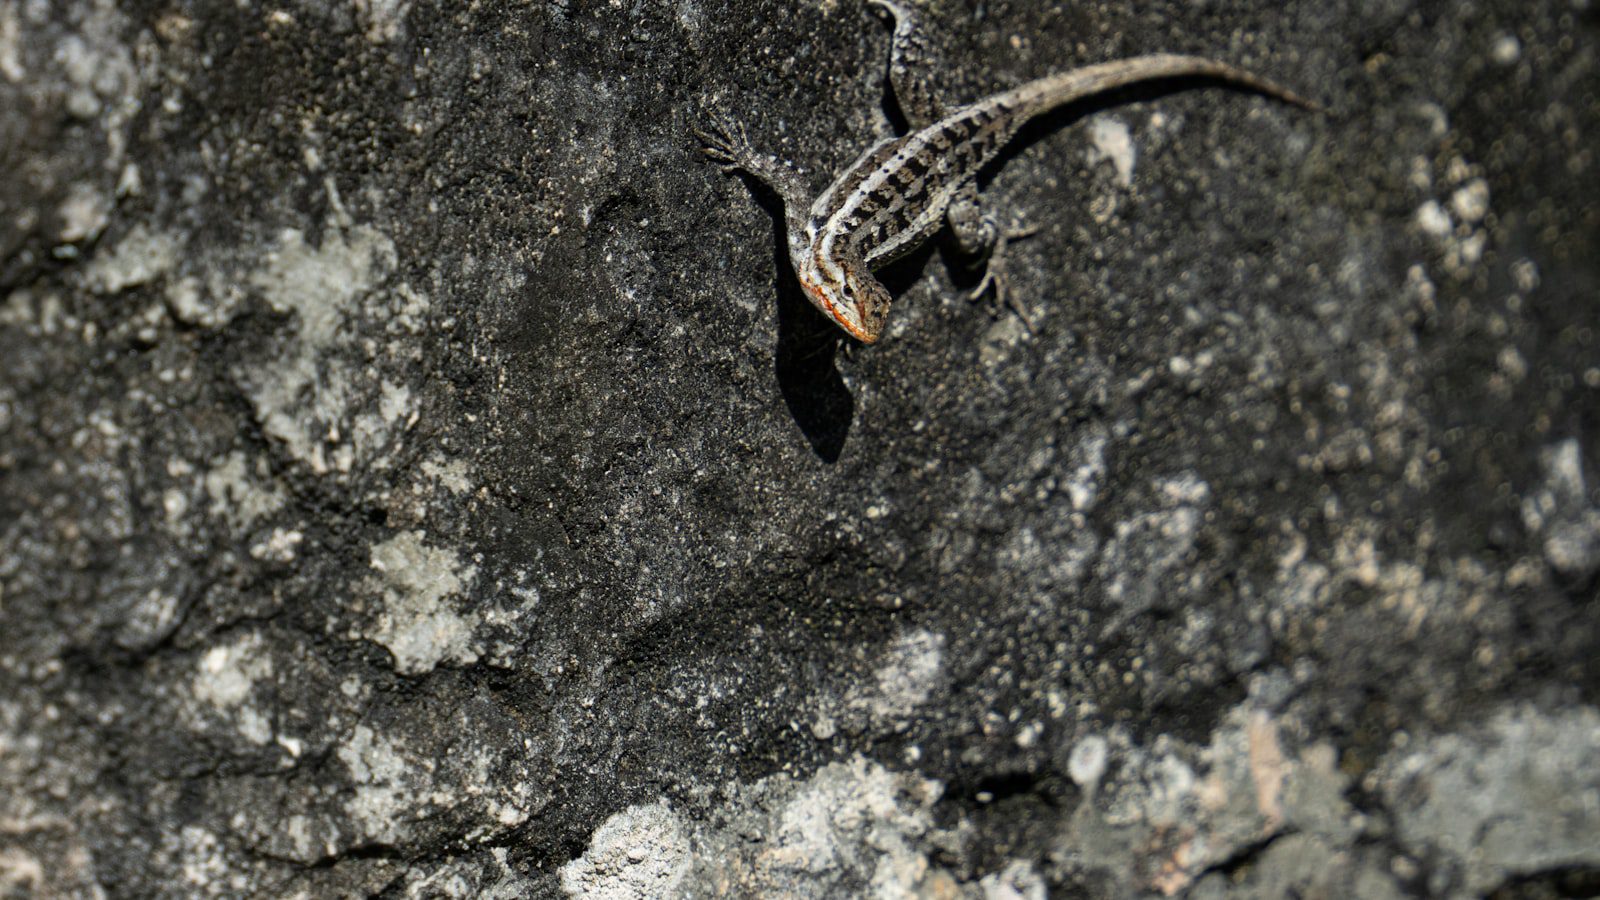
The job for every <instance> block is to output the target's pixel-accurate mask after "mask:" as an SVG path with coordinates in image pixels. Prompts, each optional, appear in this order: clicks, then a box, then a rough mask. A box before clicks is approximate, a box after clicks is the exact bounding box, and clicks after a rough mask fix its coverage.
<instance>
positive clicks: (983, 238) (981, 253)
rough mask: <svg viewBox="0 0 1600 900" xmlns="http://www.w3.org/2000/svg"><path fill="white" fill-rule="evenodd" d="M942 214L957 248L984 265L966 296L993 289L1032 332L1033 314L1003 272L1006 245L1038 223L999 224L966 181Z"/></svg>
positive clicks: (1034, 229)
mask: <svg viewBox="0 0 1600 900" xmlns="http://www.w3.org/2000/svg"><path fill="white" fill-rule="evenodd" d="M945 217H946V220H947V221H948V222H949V223H950V231H951V233H952V234H953V235H954V236H955V242H956V248H957V249H958V250H960V251H961V253H962V254H964V255H966V256H968V257H971V258H972V259H973V261H974V263H975V264H976V265H981V266H982V267H983V278H982V279H981V280H979V282H978V286H977V287H975V288H973V289H972V292H971V293H970V294H969V295H968V296H969V297H970V298H971V299H973V300H977V299H979V298H981V297H982V296H983V295H984V294H986V293H992V294H993V296H994V299H995V302H996V303H997V304H999V305H1004V306H1006V307H1008V308H1010V310H1011V311H1012V312H1014V313H1016V314H1017V318H1018V319H1021V320H1022V324H1023V326H1025V327H1026V328H1027V329H1028V333H1029V334H1032V333H1033V330H1034V329H1033V317H1032V316H1030V315H1029V314H1028V310H1027V308H1026V307H1024V306H1023V305H1022V303H1021V302H1019V301H1018V300H1017V299H1016V296H1015V295H1014V294H1013V293H1012V292H1011V286H1010V283H1009V280H1008V278H1007V276H1006V248H1007V246H1008V245H1010V244H1011V242H1013V241H1019V240H1022V239H1023V238H1026V237H1029V236H1031V235H1033V234H1035V233H1037V232H1038V230H1039V229H1038V226H1029V227H1021V226H1017V225H1012V226H1010V227H1002V226H1001V225H1000V223H999V222H998V221H997V220H996V219H995V218H994V217H993V216H992V215H989V214H988V213H986V212H984V210H983V206H982V204H981V203H980V201H979V200H978V191H977V188H975V187H974V186H973V185H971V184H967V185H966V186H965V187H963V188H962V189H961V191H960V192H959V193H958V194H957V195H956V198H955V200H954V201H952V202H951V204H950V209H949V211H948V212H947V213H946V214H945Z"/></svg>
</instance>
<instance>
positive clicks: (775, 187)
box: [693, 115, 809, 269]
mask: <svg viewBox="0 0 1600 900" xmlns="http://www.w3.org/2000/svg"><path fill="white" fill-rule="evenodd" d="M693 131H694V135H695V137H696V138H698V139H699V141H700V151H701V152H702V153H704V154H705V155H706V156H707V157H708V158H709V159H711V160H712V161H713V162H715V163H717V164H718V165H720V166H721V167H722V170H723V171H724V172H727V173H729V174H737V173H741V172H742V173H744V174H746V175H749V176H750V177H751V178H753V179H755V180H756V182H757V183H759V184H761V185H762V186H764V187H765V188H767V189H768V190H770V191H772V193H774V194H777V195H778V199H779V200H780V201H782V203H783V215H784V227H785V229H786V233H785V235H784V238H785V241H784V243H785V244H786V245H787V246H788V248H789V259H790V262H791V264H793V265H794V266H795V267H796V268H797V269H798V267H799V266H800V263H801V258H802V257H803V256H804V254H805V250H806V243H807V241H806V226H807V224H808V222H807V218H806V216H807V211H808V209H809V203H808V202H807V199H806V198H807V196H808V193H807V191H806V186H805V183H804V181H803V180H802V178H801V176H800V173H799V172H798V171H796V170H795V169H794V167H793V166H791V165H789V164H787V163H785V162H782V161H780V160H779V159H777V158H776V157H774V156H771V155H768V154H764V153H758V152H756V150H755V149H754V148H753V147H751V146H750V139H749V138H748V137H746V136H745V131H744V126H743V125H741V124H739V123H738V122H734V121H731V120H729V119H726V118H722V117H720V116H714V115H707V116H706V117H705V120H704V122H703V123H702V124H700V125H698V126H695V127H694V129H693Z"/></svg>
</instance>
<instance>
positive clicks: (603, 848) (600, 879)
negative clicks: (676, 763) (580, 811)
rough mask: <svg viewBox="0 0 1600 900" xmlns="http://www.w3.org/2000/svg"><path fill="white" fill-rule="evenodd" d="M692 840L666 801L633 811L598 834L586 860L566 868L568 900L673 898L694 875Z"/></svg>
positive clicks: (617, 817)
mask: <svg viewBox="0 0 1600 900" xmlns="http://www.w3.org/2000/svg"><path fill="white" fill-rule="evenodd" d="M689 850H690V846H689V840H688V837H687V836H686V835H685V834H684V829H683V823H682V822H681V821H680V820H679V818H678V815H677V813H675V812H673V811H672V808H671V807H669V806H668V805H667V804H666V802H665V801H659V800H658V801H656V802H655V803H650V804H645V805H641V806H630V807H628V808H627V809H625V810H623V811H622V812H619V813H617V814H616V815H614V816H612V817H611V818H609V819H607V820H606V821H605V823H604V824H602V825H601V826H600V827H599V828H597V829H595V832H594V834H593V836H591V837H590V839H589V849H588V850H586V851H584V854H583V855H582V856H580V857H578V858H577V859H575V860H573V861H572V862H570V863H567V864H566V865H565V866H562V867H561V888H562V890H564V891H566V893H567V896H569V897H587V898H594V900H651V898H656V897H672V896H676V895H677V893H678V888H679V886H680V885H681V883H682V882H683V878H684V876H685V875H686V874H687V873H688V871H689V862H690V858H689Z"/></svg>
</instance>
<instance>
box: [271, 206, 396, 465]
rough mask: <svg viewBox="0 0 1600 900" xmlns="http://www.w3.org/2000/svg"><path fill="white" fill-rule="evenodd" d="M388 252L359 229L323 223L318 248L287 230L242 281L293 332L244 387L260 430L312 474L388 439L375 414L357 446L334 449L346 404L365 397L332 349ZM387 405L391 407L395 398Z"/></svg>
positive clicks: (389, 260)
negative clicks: (283, 316) (284, 317)
mask: <svg viewBox="0 0 1600 900" xmlns="http://www.w3.org/2000/svg"><path fill="white" fill-rule="evenodd" d="M394 255H395V251H394V244H393V242H391V241H390V240H389V238H388V237H387V236H385V235H384V234H382V233H381V232H379V231H377V230H376V229H374V228H370V227H366V226H361V227H356V228H351V229H349V230H348V231H344V232H341V231H340V230H338V229H337V228H331V227H330V228H329V229H327V230H326V232H325V234H324V236H323V240H322V244H321V246H317V247H313V246H311V245H310V244H308V243H307V242H306V240H305V235H304V234H302V233H301V232H300V231H298V230H295V229H288V230H286V231H284V232H283V233H282V234H281V235H280V236H279V238H278V242H277V247H276V249H274V250H273V251H272V252H271V253H269V254H268V255H267V258H266V260H265V264H264V265H262V266H261V267H260V268H259V269H258V270H257V271H256V272H254V273H252V275H251V276H250V278H249V282H250V284H251V285H252V286H253V287H255V288H256V290H258V291H259V292H260V293H261V296H262V297H263V298H264V299H265V300H266V301H267V303H268V304H270V305H271V306H272V308H273V309H274V310H276V311H278V312H281V313H287V314H292V315H293V316H294V319H295V333H294V337H293V339H292V340H290V341H289V342H288V345H287V346H286V347H285V348H284V352H283V353H282V354H280V355H278V356H275V357H273V358H272V359H271V360H269V361H266V362H263V363H261V364H258V365H255V366H252V367H250V368H248V369H246V370H244V371H243V372H242V373H241V374H242V377H243V380H244V381H245V383H246V385H247V392H248V394H249V396H250V400H251V402H252V403H253V404H254V406H255V408H256V414H257V416H258V417H259V418H260V420H261V424H262V428H263V429H264V430H265V431H266V432H267V433H268V434H269V435H271V436H272V437H275V438H277V439H279V440H281V441H283V442H284V443H285V444H286V445H287V446H288V447H289V450H290V452H291V453H293V454H294V456H295V457H296V458H298V459H300V460H302V461H304V462H306V463H307V464H309V465H310V466H311V468H312V470H313V471H315V472H317V473H318V474H324V473H326V472H329V471H331V470H332V469H333V468H335V467H337V468H338V469H340V470H341V471H346V470H349V469H350V468H352V467H353V466H354V464H355V457H356V456H358V455H359V456H362V457H366V456H368V455H370V453H371V452H372V450H373V449H374V447H376V446H378V445H379V444H381V442H382V441H383V440H386V439H387V436H388V433H389V432H388V429H387V428H385V427H383V424H384V423H383V420H382V419H380V418H378V417H374V418H373V419H372V420H370V421H369V422H368V423H366V424H367V425H368V426H369V427H366V428H364V429H361V430H360V434H359V438H360V440H361V443H360V444H359V445H357V446H355V447H350V446H348V444H346V445H345V446H344V447H340V446H339V445H340V443H341V441H342V440H343V439H344V437H345V436H344V435H343V434H342V432H344V431H350V430H355V429H354V428H353V426H347V420H348V419H349V418H350V413H351V408H352V406H354V405H356V404H357V402H358V401H363V402H365V401H367V400H369V399H371V398H368V397H367V396H366V394H367V392H366V390H365V389H363V386H362V385H361V384H360V378H359V377H358V373H357V372H356V371H355V370H354V369H353V368H352V366H351V365H350V364H349V363H348V362H346V361H345V360H343V359H341V358H340V357H339V356H338V355H337V354H336V353H334V352H333V351H335V350H337V349H339V347H340V346H341V345H342V344H343V343H344V342H345V341H346V334H347V329H346V328H345V324H346V321H347V319H348V318H349V317H351V316H353V315H355V314H356V313H357V312H358V309H357V307H358V304H357V300H358V299H359V298H360V297H361V296H362V295H363V294H365V293H366V292H367V291H369V290H370V289H371V288H372V287H373V285H375V284H376V283H377V282H378V281H379V280H380V279H381V278H382V277H384V275H385V274H386V273H387V272H388V271H389V270H390V269H392V268H393V266H394ZM384 405H385V401H380V402H379V403H378V404H377V406H379V407H380V408H382V407H383V406H384ZM388 407H389V409H390V410H391V411H392V410H393V407H394V403H392V402H391V403H388ZM382 415H383V414H382V413H380V416H382ZM385 418H386V416H385ZM341 450H342V451H343V452H342V453H341Z"/></svg>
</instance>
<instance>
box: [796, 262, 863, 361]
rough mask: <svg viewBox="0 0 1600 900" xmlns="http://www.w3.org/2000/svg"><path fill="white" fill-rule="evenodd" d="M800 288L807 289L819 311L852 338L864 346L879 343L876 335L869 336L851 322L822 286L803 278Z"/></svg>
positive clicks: (807, 293)
mask: <svg viewBox="0 0 1600 900" xmlns="http://www.w3.org/2000/svg"><path fill="white" fill-rule="evenodd" d="M800 286H801V287H802V288H804V289H805V292H806V295H807V296H809V297H810V298H811V302H812V303H814V304H815V305H816V306H817V308H818V309H820V310H822V312H823V313H824V314H825V315H826V316H827V317H828V318H830V319H832V320H833V321H834V322H835V323H836V324H838V326H839V327H840V328H843V329H844V330H845V331H847V332H849V333H850V336H851V337H853V338H855V339H856V340H858V341H861V342H862V343H864V344H875V343H877V342H878V338H877V337H876V336H875V335H874V336H869V335H868V334H867V333H866V332H865V331H862V330H861V329H860V328H858V327H856V325H855V323H853V322H851V321H850V319H849V318H848V317H846V316H845V315H844V313H842V312H840V311H839V307H837V306H835V305H834V303H833V299H832V298H831V297H829V296H828V292H827V291H826V290H823V288H822V286H821V285H819V284H817V283H816V282H814V281H811V280H809V279H807V278H804V277H802V278H801V279H800Z"/></svg>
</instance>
